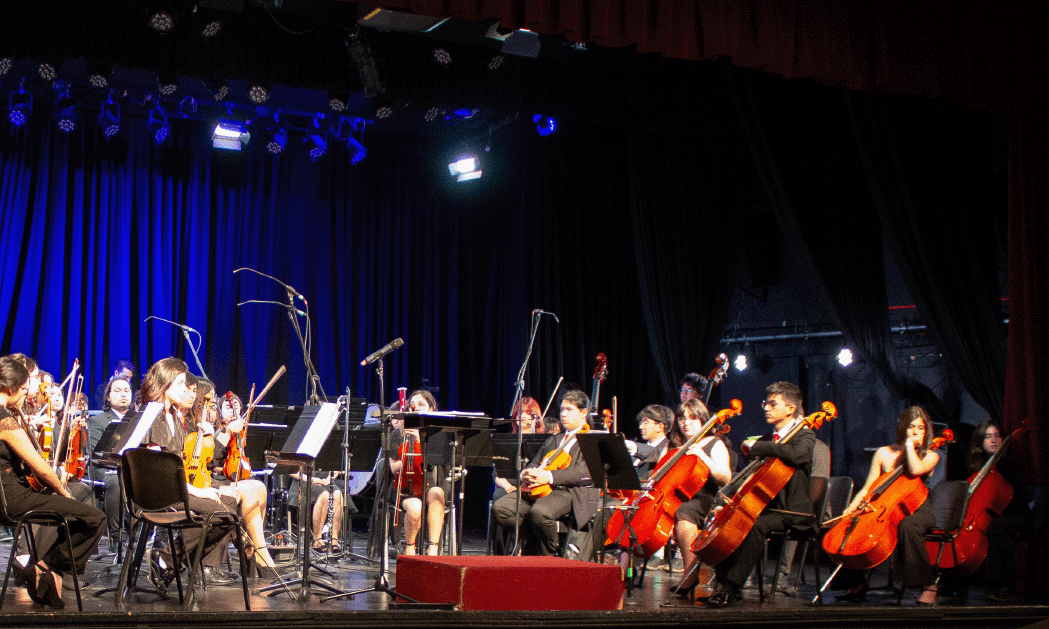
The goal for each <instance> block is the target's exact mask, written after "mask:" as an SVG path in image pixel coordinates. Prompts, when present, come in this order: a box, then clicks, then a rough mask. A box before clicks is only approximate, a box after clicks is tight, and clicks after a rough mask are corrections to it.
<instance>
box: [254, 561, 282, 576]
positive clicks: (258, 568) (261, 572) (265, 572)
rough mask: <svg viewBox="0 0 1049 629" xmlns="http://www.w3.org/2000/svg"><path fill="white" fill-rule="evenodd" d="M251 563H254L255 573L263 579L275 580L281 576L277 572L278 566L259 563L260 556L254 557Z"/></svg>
mask: <svg viewBox="0 0 1049 629" xmlns="http://www.w3.org/2000/svg"><path fill="white" fill-rule="evenodd" d="M251 563H252V568H253V569H254V572H255V575H256V576H258V577H260V578H262V579H268V580H270V581H273V580H275V579H278V578H279V577H280V574H279V573H278V572H277V568H276V567H274V566H265V565H263V564H261V563H259V558H258V557H252V558H251Z"/></svg>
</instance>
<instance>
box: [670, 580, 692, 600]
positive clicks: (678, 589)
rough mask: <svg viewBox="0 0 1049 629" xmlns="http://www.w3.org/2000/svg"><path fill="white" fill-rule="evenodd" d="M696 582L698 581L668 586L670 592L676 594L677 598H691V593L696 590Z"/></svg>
mask: <svg viewBox="0 0 1049 629" xmlns="http://www.w3.org/2000/svg"><path fill="white" fill-rule="evenodd" d="M697 584H698V582H697V583H693V584H692V585H683V586H677V585H672V586H670V593H671V594H673V595H675V596H677V597H678V598H686V599H687V598H692V594H693V593H694V592H695V591H696V585H697Z"/></svg>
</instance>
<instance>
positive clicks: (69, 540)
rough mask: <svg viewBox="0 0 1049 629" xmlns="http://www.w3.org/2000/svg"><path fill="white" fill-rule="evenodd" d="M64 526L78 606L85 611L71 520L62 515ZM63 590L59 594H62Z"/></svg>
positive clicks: (79, 609)
mask: <svg viewBox="0 0 1049 629" xmlns="http://www.w3.org/2000/svg"><path fill="white" fill-rule="evenodd" d="M62 528H63V529H65V531H66V550H68V551H69V567H70V570H69V572H71V573H72V575H73V590H74V591H75V592H76V606H77V610H78V611H84V601H83V600H82V599H81V598H80V579H79V577H77V574H76V562H75V560H74V558H73V540H72V538H71V537H70V530H69V520H67V519H66V518H65V517H64V516H63V517H62ZM61 594H62V593H61V592H59V595H60V596H61Z"/></svg>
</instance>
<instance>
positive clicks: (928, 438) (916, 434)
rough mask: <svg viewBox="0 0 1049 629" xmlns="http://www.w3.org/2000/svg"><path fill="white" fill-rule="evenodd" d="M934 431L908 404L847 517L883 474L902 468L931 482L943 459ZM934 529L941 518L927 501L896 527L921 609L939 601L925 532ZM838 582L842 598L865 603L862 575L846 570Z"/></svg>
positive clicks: (906, 574) (906, 577)
mask: <svg viewBox="0 0 1049 629" xmlns="http://www.w3.org/2000/svg"><path fill="white" fill-rule="evenodd" d="M932 432H933V429H932V421H931V420H930V419H929V413H928V412H927V411H926V410H925V409H924V408H922V407H920V406H908V407H907V408H905V409H903V412H902V413H900V417H899V420H898V421H897V422H896V442H895V443H894V444H892V445H888V446H882V447H880V448H878V450H877V451H876V452H875V453H874V459H873V460H872V461H871V468H870V471H869V472H868V473H867V481H866V482H865V483H864V485H863V487H862V488H861V489H860V490H859V492H858V493H857V494H856V496H855V498H853V500H852V502H851V503H850V504H849V506H848V507H847V508H846V509H845V514H846V515H848V514H850V513H852V512H854V511H856V509H857V508H859V506H860V503H861V502H863V500H864V499H865V498H866V497H867V494H868V493H870V491H871V489H872V488H873V487H874V485H875V482H876V481H877V480H878V478H879V477H880V476H881V475H883V474H886V473H888V472H892V471H893V470H894V469H895V468H896V467H897V466H899V465H901V464H902V465H904V470H903V471H904V474H905V475H907V476H910V477H911V478H915V477H918V478H922V479H923V480H924V481H925V482H926V483H927V482H928V478H929V476H930V475H931V474H932V472H933V470H934V469H935V468H936V463H937V462H939V460H940V455H938V454H937V453H936V452H934V451H933V450H930V449H929V445H930V444H931V443H932ZM934 526H936V515H935V514H934V513H933V510H932V505H930V504H929V501H928V500H925V501H924V502H923V503H922V504H921V506H920V507H918V508H917V509H916V510H915V511H914V512H913V513H911V514H910V515H908V516H906V517H904V518H903V519H902V520H901V521H900V523H899V526H898V527H897V531H898V538H897V540H898V541H897V543H896V553H897V557H899V558H900V559H901V560H902V565H903V586H904V587H905V588H909V587H916V588H921V595H920V597H919V598H918V600H917V602H916V603H915V604H916V605H932V604H933V603H935V602H936V585H935V584H936V576H935V574H934V573H933V569H932V566H931V565H930V564H929V554H928V552H927V551H926V549H925V533H926V532H927V531H928V530H929V529H931V528H932V527H934ZM857 581H858V582H857ZM835 583H836V584H837V586H836V587H845V586H849V587H848V589H847V590H846V592H845V593H844V594H842V595H839V596H838V597H837V599H838V600H844V601H848V602H861V601H863V600H865V595H866V591H867V585H866V583H865V582H864V581H863V575H862V571H858V570H842V571H841V572H839V574H838V576H837V577H836V578H835Z"/></svg>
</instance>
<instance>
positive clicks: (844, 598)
mask: <svg viewBox="0 0 1049 629" xmlns="http://www.w3.org/2000/svg"><path fill="white" fill-rule="evenodd" d="M868 589H869V588H868V587H867V586H863V587H861V588H860V589H858V590H856V591H855V592H845V593H844V594H838V595H837V596H835V597H834V600H836V601H839V602H842V603H863V602H865V601H866V600H867V590H868Z"/></svg>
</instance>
